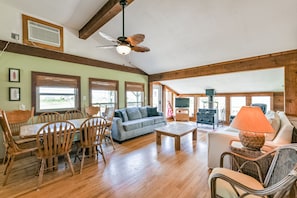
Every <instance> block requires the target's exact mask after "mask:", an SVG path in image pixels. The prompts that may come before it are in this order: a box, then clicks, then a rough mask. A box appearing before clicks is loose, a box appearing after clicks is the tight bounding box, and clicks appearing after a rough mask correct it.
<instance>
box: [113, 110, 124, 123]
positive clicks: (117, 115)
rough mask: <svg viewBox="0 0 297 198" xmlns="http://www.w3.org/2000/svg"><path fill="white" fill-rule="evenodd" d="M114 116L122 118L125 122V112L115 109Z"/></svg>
mask: <svg viewBox="0 0 297 198" xmlns="http://www.w3.org/2000/svg"><path fill="white" fill-rule="evenodd" d="M114 117H118V118H121V120H122V122H124V118H123V114H122V112H121V111H119V110H115V111H114Z"/></svg>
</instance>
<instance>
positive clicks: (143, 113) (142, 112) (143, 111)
mask: <svg viewBox="0 0 297 198" xmlns="http://www.w3.org/2000/svg"><path fill="white" fill-rule="evenodd" d="M139 111H140V113H141V117H142V118H146V117H147V116H148V115H147V108H146V107H139Z"/></svg>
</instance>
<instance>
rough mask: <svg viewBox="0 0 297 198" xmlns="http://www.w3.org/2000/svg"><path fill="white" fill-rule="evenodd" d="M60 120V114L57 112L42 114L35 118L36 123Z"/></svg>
mask: <svg viewBox="0 0 297 198" xmlns="http://www.w3.org/2000/svg"><path fill="white" fill-rule="evenodd" d="M59 120H61V114H60V113H58V112H44V113H42V114H40V115H39V116H38V117H37V123H47V122H53V121H59Z"/></svg>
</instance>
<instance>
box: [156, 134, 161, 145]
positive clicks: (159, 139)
mask: <svg viewBox="0 0 297 198" xmlns="http://www.w3.org/2000/svg"><path fill="white" fill-rule="evenodd" d="M156 141H157V144H159V145H161V134H160V133H159V132H158V131H156Z"/></svg>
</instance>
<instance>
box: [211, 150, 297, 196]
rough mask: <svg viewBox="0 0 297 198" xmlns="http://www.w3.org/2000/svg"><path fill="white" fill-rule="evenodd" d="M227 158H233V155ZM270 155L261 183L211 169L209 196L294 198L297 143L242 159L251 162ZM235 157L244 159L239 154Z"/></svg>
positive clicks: (296, 171) (229, 171) (239, 175)
mask: <svg viewBox="0 0 297 198" xmlns="http://www.w3.org/2000/svg"><path fill="white" fill-rule="evenodd" d="M223 155H227V154H226V153H225V154H223ZM228 155H231V156H232V157H234V156H235V155H234V153H228ZM271 155H273V160H272V163H271V165H270V167H269V170H268V172H267V175H266V177H265V180H264V182H263V183H262V182H261V181H258V180H257V179H255V178H253V177H251V176H249V175H246V174H243V173H241V172H237V171H233V170H230V169H227V168H214V169H213V171H212V173H211V174H210V176H209V185H210V188H211V197H212V198H215V197H267V196H269V197H275V198H278V197H295V196H296V195H295V190H296V181H297V144H290V145H286V146H282V147H279V148H277V149H275V150H273V151H271V152H268V153H267V154H265V155H263V156H261V157H259V158H257V159H251V158H246V160H248V161H252V163H255V162H257V161H258V160H259V159H263V158H265V157H267V156H271ZM236 157H242V158H244V157H243V156H240V155H236ZM245 164H248V163H245ZM255 164H257V163H255ZM257 166H258V165H257ZM241 168H242V167H240V168H239V170H240V169H241Z"/></svg>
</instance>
